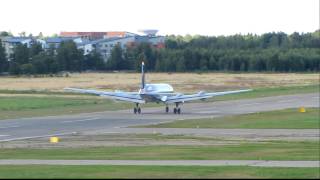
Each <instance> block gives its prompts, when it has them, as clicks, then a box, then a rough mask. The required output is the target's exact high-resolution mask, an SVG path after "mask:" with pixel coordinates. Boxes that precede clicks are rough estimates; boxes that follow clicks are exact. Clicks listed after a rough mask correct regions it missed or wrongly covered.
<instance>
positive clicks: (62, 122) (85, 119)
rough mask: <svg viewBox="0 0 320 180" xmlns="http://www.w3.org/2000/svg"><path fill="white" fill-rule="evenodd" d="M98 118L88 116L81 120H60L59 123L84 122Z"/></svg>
mask: <svg viewBox="0 0 320 180" xmlns="http://www.w3.org/2000/svg"><path fill="white" fill-rule="evenodd" d="M97 119H100V118H89V119H81V120H73V121H62V122H61V123H74V122H84V121H93V120H97Z"/></svg>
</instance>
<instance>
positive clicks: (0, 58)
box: [0, 39, 8, 73]
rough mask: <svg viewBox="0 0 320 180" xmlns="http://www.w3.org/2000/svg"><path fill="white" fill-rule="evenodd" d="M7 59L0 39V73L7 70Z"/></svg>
mask: <svg viewBox="0 0 320 180" xmlns="http://www.w3.org/2000/svg"><path fill="white" fill-rule="evenodd" d="M7 66H8V61H7V57H6V52H5V49H4V47H2V42H1V39H0V73H1V72H5V71H7V68H8V67H7Z"/></svg>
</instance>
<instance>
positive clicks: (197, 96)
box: [162, 89, 252, 103]
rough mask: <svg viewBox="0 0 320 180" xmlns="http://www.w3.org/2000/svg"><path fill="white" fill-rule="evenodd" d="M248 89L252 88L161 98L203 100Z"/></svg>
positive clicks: (170, 100) (165, 99)
mask: <svg viewBox="0 0 320 180" xmlns="http://www.w3.org/2000/svg"><path fill="white" fill-rule="evenodd" d="M248 91H252V89H244V90H235V91H223V92H214V93H205V92H199V93H197V94H190V95H182V94H180V95H176V96H170V97H166V98H162V99H163V101H164V102H166V103H180V102H187V101H194V100H203V99H207V98H212V97H214V96H222V95H226V94H235V93H241V92H248Z"/></svg>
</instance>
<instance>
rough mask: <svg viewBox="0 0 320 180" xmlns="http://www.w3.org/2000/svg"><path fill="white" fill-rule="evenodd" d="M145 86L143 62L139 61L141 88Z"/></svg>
mask: <svg viewBox="0 0 320 180" xmlns="http://www.w3.org/2000/svg"><path fill="white" fill-rule="evenodd" d="M144 87H145V78H144V62H143V61H142V63H141V89H144Z"/></svg>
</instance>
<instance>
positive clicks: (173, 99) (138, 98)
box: [65, 62, 251, 114]
mask: <svg viewBox="0 0 320 180" xmlns="http://www.w3.org/2000/svg"><path fill="white" fill-rule="evenodd" d="M141 74H142V76H141V88H140V90H139V91H138V92H119V91H115V92H107V91H97V90H91V89H78V88H65V90H68V91H73V92H78V93H86V94H94V95H98V96H102V97H107V98H111V99H115V100H121V101H127V102H132V103H135V104H136V106H135V107H134V109H133V112H134V113H135V114H137V113H139V114H140V113H141V108H140V106H139V105H140V104H144V103H147V102H157V103H159V102H162V103H164V104H165V105H166V109H165V111H166V113H168V112H169V104H175V108H174V109H173V113H174V114H180V113H181V109H180V105H181V104H183V103H184V102H188V101H194V100H204V99H207V98H212V97H214V96H222V95H226V94H234V93H241V92H247V91H251V89H245V90H235V91H224V92H212V93H207V92H204V91H200V92H198V93H196V94H189V95H185V94H182V93H176V92H174V91H173V88H172V86H171V85H169V84H163V83H161V84H146V83H145V73H144V62H142V64H141Z"/></svg>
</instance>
